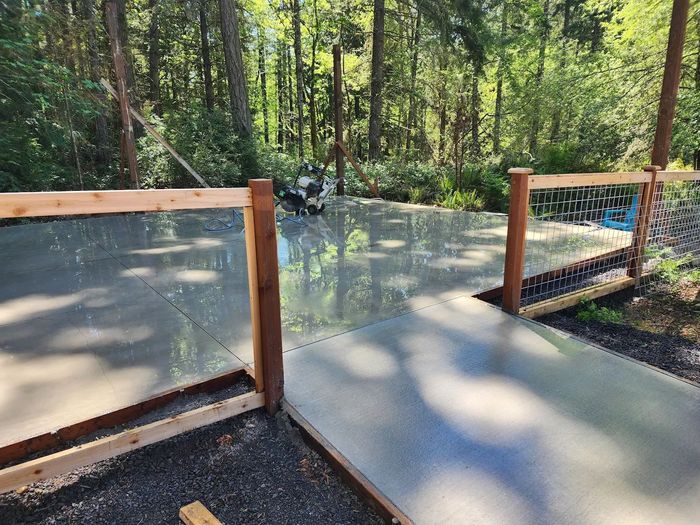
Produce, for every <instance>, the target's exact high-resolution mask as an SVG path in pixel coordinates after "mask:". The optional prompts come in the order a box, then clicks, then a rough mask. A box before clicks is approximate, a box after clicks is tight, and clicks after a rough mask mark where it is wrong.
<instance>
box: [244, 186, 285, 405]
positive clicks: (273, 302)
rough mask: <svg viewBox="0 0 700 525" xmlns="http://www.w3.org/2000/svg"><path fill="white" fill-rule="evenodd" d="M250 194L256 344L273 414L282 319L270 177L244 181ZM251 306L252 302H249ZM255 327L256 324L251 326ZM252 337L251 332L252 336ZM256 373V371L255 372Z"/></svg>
mask: <svg viewBox="0 0 700 525" xmlns="http://www.w3.org/2000/svg"><path fill="white" fill-rule="evenodd" d="M248 187H249V188H250V189H251V191H252V198H253V222H254V227H255V254H256V267H257V288H258V290H257V291H258V308H259V316H258V319H259V323H258V325H259V328H258V329H259V331H260V332H259V344H260V355H261V357H262V369H263V387H264V391H265V408H266V409H267V413H268V414H270V415H273V414H274V413H275V412H277V410H278V409H279V405H280V400H281V399H282V396H283V395H284V371H283V367H282V319H281V313H280V284H279V270H278V264H277V231H276V219H275V205H274V202H273V200H272V181H271V180H269V179H252V180H249V181H248ZM251 308H253V305H252V304H251ZM253 316H254V313H253ZM253 329H254V330H255V329H256V327H255V326H253ZM253 340H254V341H255V336H254V338H253ZM256 375H257V374H256Z"/></svg>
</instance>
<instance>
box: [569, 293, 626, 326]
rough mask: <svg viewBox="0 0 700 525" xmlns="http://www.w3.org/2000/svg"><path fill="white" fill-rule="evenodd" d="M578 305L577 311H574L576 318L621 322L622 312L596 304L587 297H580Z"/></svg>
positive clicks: (601, 321)
mask: <svg viewBox="0 0 700 525" xmlns="http://www.w3.org/2000/svg"><path fill="white" fill-rule="evenodd" d="M580 306H581V307H580V309H579V311H578V312H577V313H576V318H577V319H578V320H579V321H584V322H589V321H597V322H599V323H605V324H620V323H622V312H619V311H618V310H614V309H612V308H608V307H607V306H598V305H597V304H595V303H594V302H593V301H591V300H590V299H588V298H587V297H584V298H583V299H581V305H580Z"/></svg>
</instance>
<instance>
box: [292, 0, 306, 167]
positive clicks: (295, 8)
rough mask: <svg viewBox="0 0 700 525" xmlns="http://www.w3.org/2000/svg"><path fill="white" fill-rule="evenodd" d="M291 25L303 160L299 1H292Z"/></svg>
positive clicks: (302, 63)
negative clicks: (292, 29) (292, 28)
mask: <svg viewBox="0 0 700 525" xmlns="http://www.w3.org/2000/svg"><path fill="white" fill-rule="evenodd" d="M292 25H293V27H294V60H295V72H296V83H297V148H298V150H299V158H301V159H303V158H304V60H303V58H302V55H301V9H300V7H299V0H292Z"/></svg>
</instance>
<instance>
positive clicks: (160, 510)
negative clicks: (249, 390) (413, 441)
mask: <svg viewBox="0 0 700 525" xmlns="http://www.w3.org/2000/svg"><path fill="white" fill-rule="evenodd" d="M215 397H220V395H219V396H215ZM204 401H206V402H210V401H211V399H210V398H205V399H204ZM188 404H189V406H186V407H184V408H185V409H191V408H192V405H193V403H192V402H190V401H188ZM196 404H205V403H203V402H198V403H195V405H196ZM181 408H183V407H178V409H181ZM158 416H163V412H162V411H161V412H159V413H158V414H156V415H155V416H154V415H151V416H149V417H148V418H147V419H152V418H153V417H158ZM144 422H147V421H139V422H138V424H143V423H144ZM101 434H104V432H101ZM95 437H96V436H95ZM93 439H94V437H93ZM83 441H84V440H83ZM195 500H200V501H201V502H202V503H203V504H204V505H205V506H206V507H207V508H208V509H209V510H210V511H211V512H212V513H213V514H214V515H215V516H216V517H217V518H218V519H219V520H221V521H222V522H223V523H225V524H229V525H231V524H267V523H275V524H277V523H279V524H294V525H296V524H313V525H317V524H320V523H335V524H351V523H352V524H356V523H362V524H364V523H367V524H374V523H383V522H382V520H381V519H380V518H379V517H378V516H377V514H375V513H374V511H373V510H372V509H371V508H370V507H368V506H367V505H366V504H365V503H364V502H362V501H360V500H359V499H358V497H357V496H356V495H355V494H354V493H353V492H352V491H351V490H350V489H349V488H348V487H347V486H345V485H344V484H343V483H342V482H341V480H340V479H339V478H338V476H336V474H335V473H334V472H333V471H332V470H331V469H330V467H329V466H328V464H327V463H326V462H325V461H324V460H323V459H322V458H321V457H319V456H318V455H317V454H316V453H315V452H313V451H312V450H310V449H309V448H308V447H307V446H306V445H305V444H304V443H303V441H302V440H301V437H300V436H299V434H298V431H297V430H296V429H294V428H293V427H292V426H291V425H290V423H289V421H288V419H287V417H286V414H284V413H282V412H280V413H279V414H278V416H276V417H268V416H267V415H266V414H265V413H264V411H263V410H262V409H259V410H255V411H252V412H248V413H246V414H243V415H241V416H237V417H234V418H231V419H228V420H226V421H222V422H220V423H217V424H214V425H211V426H208V427H205V428H203V429H199V430H196V431H193V432H190V433H187V434H184V435H181V436H178V437H175V438H172V439H169V440H167V441H164V442H162V443H158V444H154V445H151V446H148V447H145V448H143V449H140V450H137V451H135V452H132V453H129V454H126V455H124V456H120V457H117V458H113V459H110V460H107V461H103V462H101V463H98V464H96V465H92V466H88V467H84V468H81V469H78V470H76V471H74V472H72V473H70V474H67V475H65V476H60V477H57V478H54V479H51V480H47V481H43V482H39V483H35V484H33V485H30V486H29V487H24V488H22V489H19V490H17V491H14V492H10V493H8V494H4V495H1V496H0V524H2V525H10V524H24V523H40V524H59V523H66V524H91V525H92V524H115V523H118V524H120V525H125V524H144V525H145V524H156V523H167V524H177V523H180V521H179V519H178V511H179V509H180V507H182V506H183V505H186V504H188V503H191V502H193V501H195Z"/></svg>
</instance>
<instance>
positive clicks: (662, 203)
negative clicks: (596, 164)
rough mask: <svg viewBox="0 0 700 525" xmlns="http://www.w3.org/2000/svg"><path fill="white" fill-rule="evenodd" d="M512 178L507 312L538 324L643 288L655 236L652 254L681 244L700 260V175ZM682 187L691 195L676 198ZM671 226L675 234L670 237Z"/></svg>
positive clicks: (521, 172)
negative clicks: (586, 301)
mask: <svg viewBox="0 0 700 525" xmlns="http://www.w3.org/2000/svg"><path fill="white" fill-rule="evenodd" d="M509 174H510V175H511V195H510V210H509V216H508V236H507V243H506V259H505V272H504V283H503V289H502V299H503V309H504V310H506V311H508V312H511V313H518V314H520V315H524V316H526V317H537V316H539V315H543V314H546V313H550V312H554V311H557V310H560V309H563V308H567V307H570V306H574V305H576V304H577V303H578V302H579V301H580V300H581V299H582V298H583V297H587V298H589V299H594V298H596V297H601V296H603V295H607V294H609V293H612V292H615V291H619V290H622V289H624V288H627V287H631V286H635V285H638V284H639V283H640V279H641V278H642V277H643V276H644V275H647V274H648V273H650V272H653V267H651V266H650V265H649V264H648V260H649V257H648V255H647V250H648V248H649V245H650V243H651V241H650V236H651V237H653V243H654V245H655V246H659V245H663V244H664V242H667V243H668V245H669V246H671V245H674V244H675V245H676V246H677V245H679V244H682V245H683V247H684V250H685V252H687V253H692V254H693V256H694V257H697V256H698V255H700V172H697V171H693V172H670V171H661V170H660V168H659V167H657V166H647V167H646V168H644V171H641V172H626V173H586V174H565V175H534V174H533V171H532V170H531V169H525V168H513V169H511V170H509ZM678 183H681V184H686V185H688V187H686V189H685V190H683V192H678V191H676V192H675V193H673V194H671V191H672V189H673V188H674V187H675V186H674V184H678ZM688 188H689V189H688ZM671 201H673V202H675V203H676V205H675V206H669V205H668V203H669V202H671ZM693 217H695V218H693ZM696 219H698V220H696ZM671 224H675V225H676V226H677V227H676V228H675V230H676V231H675V232H673V235H668V234H667V232H668V231H669V229H670V226H669V225H671ZM660 231H661V233H659V232H660ZM664 232H666V233H664ZM679 239H680V240H679Z"/></svg>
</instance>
